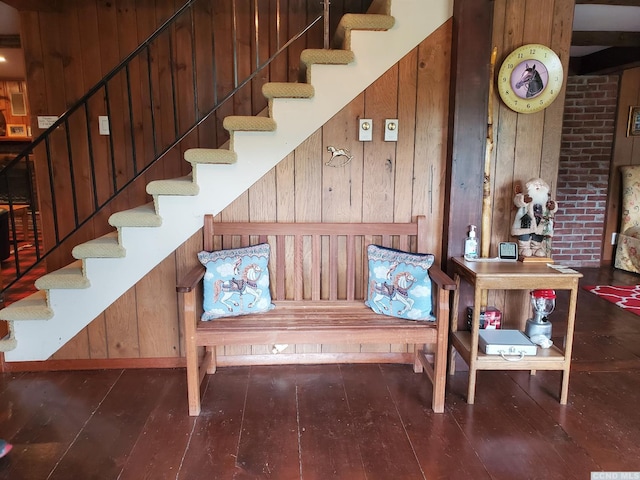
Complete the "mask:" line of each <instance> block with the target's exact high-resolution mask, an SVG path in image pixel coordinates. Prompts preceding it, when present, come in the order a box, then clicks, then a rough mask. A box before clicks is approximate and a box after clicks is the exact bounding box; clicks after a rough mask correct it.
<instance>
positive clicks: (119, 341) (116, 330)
mask: <svg viewBox="0 0 640 480" xmlns="http://www.w3.org/2000/svg"><path fill="white" fill-rule="evenodd" d="M174 291H175V288H174ZM136 316H137V310H136V287H135V286H133V287H131V288H130V289H129V290H127V291H126V292H125V293H124V294H123V295H122V296H121V297H120V298H119V299H118V300H116V301H115V302H114V303H113V304H112V305H111V306H110V307H109V308H108V309H107V310H106V311H105V323H106V325H107V348H108V352H109V358H139V357H140V342H139V338H138V319H137V318H136Z"/></svg>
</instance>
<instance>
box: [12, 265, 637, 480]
mask: <svg viewBox="0 0 640 480" xmlns="http://www.w3.org/2000/svg"><path fill="white" fill-rule="evenodd" d="M581 271H582V272H583V273H584V274H585V278H584V279H583V281H582V284H583V285H586V284H635V283H638V281H639V280H640V277H638V276H636V275H631V274H625V273H623V272H621V271H617V270H613V269H609V268H605V269H582V270H581ZM578 301H579V305H578V317H577V322H576V334H575V345H576V346H575V349H574V362H573V368H572V373H571V381H570V384H569V403H568V405H566V406H562V405H559V403H558V400H557V398H558V392H559V383H560V374H559V373H558V372H538V373H537V375H535V376H530V375H529V374H528V373H527V372H511V373H506V372H488V371H484V372H480V373H479V374H478V384H477V394H476V403H475V405H467V404H466V402H465V395H466V386H467V379H466V372H464V371H459V372H457V373H456V375H455V376H452V377H449V382H448V384H447V400H446V410H445V413H444V414H441V415H437V414H434V413H433V412H432V411H431V409H430V403H431V400H430V399H431V387H430V385H429V384H428V382H427V381H426V379H425V378H424V377H423V376H422V375H416V374H414V373H413V372H412V369H411V367H410V366H403V365H340V366H337V365H325V366H281V367H252V368H249V367H238V368H223V369H220V370H219V371H218V373H217V374H216V375H214V376H210V377H208V379H207V380H206V381H207V382H208V384H207V386H206V392H205V395H204V402H203V412H202V414H201V416H200V417H197V418H191V417H189V416H188V415H187V405H186V382H185V373H184V370H179V369H177V370H108V371H87V372H46V373H45V372H42V373H14V374H4V375H0V438H5V439H6V440H8V441H10V442H11V443H13V444H14V449H13V451H12V452H11V453H9V455H8V456H6V457H5V458H2V459H0V479H11V480H20V479H38V480H40V479H64V480H69V479H81V480H87V479H122V480H125V479H135V480H140V479H173V478H179V479H217V478H220V479H253V478H270V479H278V480H280V479H282V480H287V479H299V478H300V479H302V478H304V479H305V480H306V479H319V480H325V479H329V478H336V479H349V480H353V479H365V478H366V479H383V480H388V479H403V480H405V479H504V480H514V479H545V480H550V479H563V480H565V479H576V480H578V479H580V480H584V479H588V478H590V472H592V471H617V472H619V471H634V472H637V471H640V455H639V453H638V452H639V451H640V449H639V445H640V317H638V316H636V315H633V314H631V313H628V312H625V311H623V310H622V309H620V308H618V307H616V306H615V305H613V304H610V303H608V302H605V301H604V300H601V299H599V298H597V297H596V296H594V295H592V294H590V293H588V292H586V291H583V290H581V291H580V293H579V296H578ZM563 302H564V303H566V301H564V300H563V298H562V297H560V299H559V301H558V309H557V310H558V311H562V309H563V308H566V306H563ZM555 328H556V327H555V326H554V329H555ZM557 328H560V327H559V326H558V327H557ZM634 478H635V477H634Z"/></svg>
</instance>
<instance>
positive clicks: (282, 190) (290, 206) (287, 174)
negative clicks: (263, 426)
mask: <svg viewBox="0 0 640 480" xmlns="http://www.w3.org/2000/svg"><path fill="white" fill-rule="evenodd" d="M275 174H276V185H277V190H276V220H277V221H278V222H293V221H295V151H294V152H292V153H290V154H289V155H287V156H286V157H285V158H284V159H283V160H282V161H281V162H280V163H278V165H276V166H275ZM287 248H288V249H289V250H288V255H287V257H286V259H285V262H286V269H287V270H288V271H290V272H292V271H293V254H292V253H291V248H292V244H291V241H289V243H288V246H287ZM272 291H273V289H272ZM285 292H287V297H286V298H288V299H292V298H293V276H292V275H287V276H286V277H285ZM294 352H295V350H293V352H291V353H294Z"/></svg>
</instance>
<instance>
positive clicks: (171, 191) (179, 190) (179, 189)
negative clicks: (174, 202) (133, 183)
mask: <svg viewBox="0 0 640 480" xmlns="http://www.w3.org/2000/svg"><path fill="white" fill-rule="evenodd" d="M199 192H200V187H198V184H196V183H194V182H193V177H192V176H191V175H187V176H184V177H180V178H171V179H167V180H154V181H152V182H149V183H148V184H147V193H148V194H149V195H197V194H198V193H199Z"/></svg>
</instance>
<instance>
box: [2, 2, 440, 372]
mask: <svg viewBox="0 0 640 480" xmlns="http://www.w3.org/2000/svg"><path fill="white" fill-rule="evenodd" d="M452 5H453V0H393V2H392V7H391V14H392V15H393V16H394V17H395V25H394V27H393V28H392V29H391V30H389V31H382V32H370V31H354V32H353V34H352V50H353V52H354V55H355V61H354V62H353V63H351V64H349V65H340V66H337V65H313V66H312V71H311V76H312V84H313V86H314V88H315V96H314V97H313V98H311V99H274V104H273V109H272V117H273V119H274V120H275V121H276V123H277V129H276V131H274V132H234V133H233V142H232V144H233V148H234V150H235V151H236V153H237V155H238V160H237V163H235V164H232V165H205V164H198V165H197V166H196V167H195V168H196V172H195V174H196V178H197V183H198V185H199V186H200V193H199V194H198V195H195V196H177V195H160V196H158V197H157V202H156V211H157V214H158V215H159V216H160V217H161V218H162V225H161V226H159V227H121V228H120V229H119V230H120V232H119V234H120V243H121V245H122V246H123V247H124V248H125V249H126V256H125V257H123V258H88V259H85V260H84V273H85V275H86V276H87V278H88V279H89V281H90V284H91V286H90V287H88V288H84V289H52V290H49V291H47V292H46V295H47V300H48V306H49V308H50V310H51V311H52V312H53V316H52V318H49V319H48V320H37V319H24V320H15V321H13V324H12V327H13V333H14V336H15V339H16V340H17V347H16V348H15V349H13V350H11V351H8V352H6V354H5V360H6V361H8V362H12V361H27V360H45V359H47V358H49V357H50V356H51V355H52V354H53V353H55V352H56V351H57V350H58V349H59V348H60V347H61V346H62V345H64V344H65V343H66V342H67V341H69V340H70V339H71V338H73V337H74V336H75V335H76V334H77V333H78V332H79V331H80V330H81V329H82V328H84V327H85V326H86V325H88V324H89V323H90V322H91V321H92V320H93V319H94V318H95V317H97V316H98V315H99V314H100V313H102V312H103V311H104V310H105V309H106V308H107V307H109V305H111V304H112V303H113V302H114V301H115V300H117V299H118V298H119V297H120V296H121V295H122V294H123V293H125V292H126V291H127V290H128V289H129V288H131V287H132V286H133V285H134V284H135V283H136V282H138V281H139V280H140V279H141V278H142V277H144V276H145V275H146V274H147V273H148V272H149V271H150V270H152V269H153V268H154V267H155V266H156V265H158V264H159V263H160V262H161V261H162V260H163V259H164V258H166V257H167V256H168V255H169V254H170V253H172V252H173V251H174V250H175V249H176V248H178V247H179V246H180V245H181V244H182V243H183V242H184V241H185V240H187V239H188V238H189V237H190V236H191V235H193V234H194V233H195V232H196V231H197V230H198V229H199V228H201V227H202V224H203V215H204V214H205V213H213V214H217V213H219V212H220V211H221V210H222V209H224V208H225V207H226V206H227V205H229V204H230V203H231V202H232V201H233V200H234V199H236V198H237V197H238V196H239V195H241V194H242V193H243V192H244V191H246V190H247V189H248V188H249V187H250V186H251V185H252V184H253V183H255V182H256V181H257V180H258V179H259V178H260V177H261V176H263V175H264V174H265V173H267V172H268V171H269V170H271V169H272V168H273V167H274V166H275V165H276V164H277V163H278V162H279V161H280V160H282V159H283V158H285V157H286V156H287V155H288V154H289V153H291V152H292V151H293V150H294V149H295V148H296V147H297V146H298V145H300V144H301V143H302V142H303V141H304V140H305V139H306V138H307V137H308V136H309V135H311V134H312V133H313V132H314V131H316V130H317V129H318V128H320V127H321V126H322V125H323V124H324V123H326V122H327V121H328V120H329V119H330V118H331V117H332V116H333V115H335V114H336V113H337V112H338V111H339V110H340V109H342V108H343V107H344V106H345V105H347V104H348V103H349V102H350V101H351V100H353V99H354V98H355V97H356V96H357V95H358V94H360V93H361V92H362V91H363V90H364V89H365V88H367V87H368V86H369V85H370V84H371V83H372V82H374V81H375V80H376V79H377V78H379V77H380V76H381V75H382V74H383V73H384V72H385V71H387V70H388V69H389V68H390V67H391V66H393V65H394V64H395V63H397V62H398V61H399V60H400V59H401V58H402V57H403V56H404V55H406V54H407V53H408V52H410V51H411V50H412V49H413V48H415V47H416V46H417V45H418V44H419V43H420V42H422V41H423V40H424V39H425V38H426V37H428V36H429V35H430V34H431V33H432V32H433V31H435V30H436V29H437V28H438V27H439V26H440V25H442V24H443V23H444V22H446V21H447V20H448V19H449V18H450V17H451V15H452ZM356 127H357V120H356V119H355V118H354V121H353V128H354V129H355V128H356ZM40 297H42V295H40ZM38 298H39V297H38V294H36V297H34V299H31V301H35V302H37V301H39V300H38ZM26 301H29V299H26ZM17 303H19V302H17Z"/></svg>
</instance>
